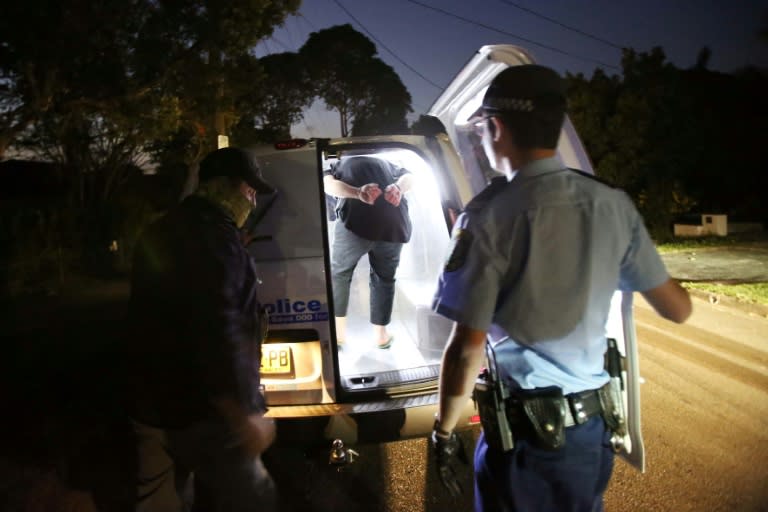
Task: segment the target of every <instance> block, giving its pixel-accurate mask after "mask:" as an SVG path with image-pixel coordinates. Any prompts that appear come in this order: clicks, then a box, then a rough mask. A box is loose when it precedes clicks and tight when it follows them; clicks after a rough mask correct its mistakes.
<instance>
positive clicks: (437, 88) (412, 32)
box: [257, 0, 768, 137]
mask: <svg viewBox="0 0 768 512" xmlns="http://www.w3.org/2000/svg"><path fill="white" fill-rule="evenodd" d="M435 9H437V10H435ZM526 9H527V10H526ZM439 11H444V12H439ZM530 11H533V12H530ZM446 13H450V14H446ZM534 13H535V14H534ZM353 18H354V19H353ZM459 18H464V19H459ZM344 23H349V24H351V25H352V26H353V27H354V28H355V30H357V31H359V32H362V33H363V34H365V35H366V36H367V37H368V38H369V39H371V40H372V41H374V42H375V43H376V45H377V47H378V50H379V57H380V58H381V59H382V60H384V61H385V62H386V63H388V64H389V65H391V66H392V67H393V68H394V69H395V71H396V72H397V73H398V75H400V78H401V79H402V81H403V83H404V84H405V86H406V87H407V88H408V90H409V92H410V93H411V96H412V105H413V109H414V113H413V114H411V116H410V119H411V120H413V119H415V118H417V117H418V114H420V113H424V112H426V111H427V110H428V109H429V107H430V106H431V105H432V102H433V101H434V100H435V99H436V98H437V97H438V96H439V95H440V93H441V92H442V89H443V88H444V87H445V86H446V85H448V83H449V82H450V81H451V79H452V78H453V77H454V75H455V74H456V73H457V72H458V71H459V70H460V69H461V67H462V66H463V65H464V64H465V63H466V62H467V60H469V58H470V57H471V55H472V53H473V52H474V51H475V50H477V49H478V48H480V47H481V46H483V45H485V44H500V43H506V44H516V45H519V46H522V47H524V48H525V49H527V50H528V51H529V52H531V53H532V54H533V56H534V58H535V59H536V60H537V61H538V62H539V63H541V64H544V65H547V66H550V67H552V68H554V69H556V70H557V71H559V72H561V73H562V72H566V71H568V72H571V73H584V74H585V75H586V76H591V75H592V72H593V71H594V70H595V69H596V68H598V67H600V68H603V69H604V70H605V71H607V72H608V73H610V74H614V73H615V74H618V73H619V72H620V62H621V50H620V49H619V48H621V47H627V46H628V47H631V48H634V49H635V50H637V51H641V52H646V51H650V49H651V48H653V47H654V46H661V47H662V48H663V49H664V52H665V54H666V55H667V59H668V60H669V61H671V62H672V63H673V64H675V65H676V66H678V67H681V68H686V67H690V66H692V65H693V64H694V63H695V62H696V57H697V55H698V53H699V50H700V49H701V48H702V47H703V46H708V47H709V48H710V49H711V50H712V56H711V59H710V64H709V68H710V69H713V70H719V71H725V72H729V71H733V70H734V69H738V68H740V67H744V66H745V65H758V66H763V67H768V42H766V41H761V40H760V39H759V37H758V33H759V31H760V29H761V28H766V27H768V4H766V3H764V2H760V1H756V0H731V1H723V0H720V1H712V0H636V1H626V0H620V1H616V0H544V1H533V0H515V1H510V0H303V2H302V7H301V15H300V16H292V17H290V18H288V19H287V21H286V23H285V24H284V25H283V26H282V27H280V28H278V29H277V30H276V31H275V33H274V34H273V37H272V38H270V39H268V40H266V41H263V42H262V43H260V44H259V45H258V47H257V53H258V54H259V55H264V54H266V53H277V52H284V51H296V50H297V49H298V48H299V47H300V46H301V45H302V44H304V42H305V41H306V40H307V37H308V35H309V33H310V32H314V31H317V30H322V29H323V28H327V27H331V26H333V25H340V24H344ZM501 32H506V33H508V34H503V33H501ZM410 68H412V69H410ZM338 134H339V129H338V117H337V115H336V114H335V113H327V112H325V109H324V108H323V107H322V106H317V105H316V106H315V108H313V109H311V110H309V111H308V112H307V113H306V115H305V120H304V122H303V123H301V124H299V125H297V126H295V127H294V129H293V135H295V136H315V137H334V136H338Z"/></svg>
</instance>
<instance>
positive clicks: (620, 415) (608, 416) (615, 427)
mask: <svg viewBox="0 0 768 512" xmlns="http://www.w3.org/2000/svg"><path fill="white" fill-rule="evenodd" d="M623 366H624V365H623V363H622V355H621V352H620V351H619V347H618V344H617V343H616V340H615V339H613V338H608V348H607V349H606V351H605V369H606V370H607V371H608V375H609V376H610V381H609V383H608V385H607V386H603V387H602V388H601V389H600V391H599V397H600V405H601V407H602V409H603V421H605V424H606V426H607V427H608V428H609V429H610V431H611V432H613V437H612V438H611V444H613V449H614V450H615V451H618V450H619V449H621V447H622V446H623V444H624V437H625V436H626V435H627V415H626V411H625V410H624V398H623V394H622V391H623V390H624V377H623Z"/></svg>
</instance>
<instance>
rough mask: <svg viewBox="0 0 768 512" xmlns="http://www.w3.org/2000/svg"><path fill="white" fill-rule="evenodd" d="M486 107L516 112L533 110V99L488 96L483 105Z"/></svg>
mask: <svg viewBox="0 0 768 512" xmlns="http://www.w3.org/2000/svg"><path fill="white" fill-rule="evenodd" d="M483 107H484V108H486V109H496V110H513V111H515V112H533V109H534V107H535V105H534V104H533V100H530V99H524V98H492V99H491V98H488V99H487V100H486V102H485V105H483Z"/></svg>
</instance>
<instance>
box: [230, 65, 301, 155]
mask: <svg viewBox="0 0 768 512" xmlns="http://www.w3.org/2000/svg"><path fill="white" fill-rule="evenodd" d="M258 64H259V65H260V66H261V69H262V70H263V72H264V86H263V87H259V88H253V89H252V90H251V91H250V93H249V94H246V95H244V96H242V97H241V98H240V100H239V101H238V104H237V105H236V108H237V110H238V112H241V116H240V120H239V121H238V123H237V124H236V125H235V126H234V128H233V139H234V141H235V143H236V144H237V145H240V146H249V145H252V144H255V143H258V142H274V141H275V140H280V139H287V138H289V137H290V136H291V125H292V124H294V123H295V122H297V121H299V120H301V118H302V115H303V114H302V111H303V109H304V107H309V106H310V105H311V104H312V101H313V99H314V97H315V90H314V87H313V85H312V81H311V79H310V77H309V74H308V73H307V71H306V69H305V67H304V64H303V62H302V60H301V57H300V56H299V55H298V54H297V53H288V52H286V53H276V54H271V55H267V56H265V57H262V58H261V59H259V61H258Z"/></svg>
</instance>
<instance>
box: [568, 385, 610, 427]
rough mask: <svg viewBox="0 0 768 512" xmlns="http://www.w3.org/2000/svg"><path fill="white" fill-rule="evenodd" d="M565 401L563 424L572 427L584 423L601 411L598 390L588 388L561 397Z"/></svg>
mask: <svg viewBox="0 0 768 512" xmlns="http://www.w3.org/2000/svg"><path fill="white" fill-rule="evenodd" d="M563 399H564V401H565V426H566V427H572V426H574V425H581V424H582V423H586V422H587V421H588V420H590V419H591V418H592V417H593V416H597V415H599V414H601V413H602V412H603V408H602V406H601V405H600V390H599V389H589V390H587V391H580V392H579V393H571V394H570V395H565V396H564V397H563Z"/></svg>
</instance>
